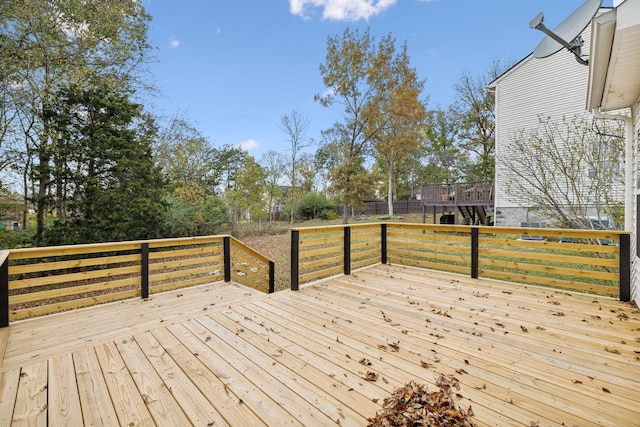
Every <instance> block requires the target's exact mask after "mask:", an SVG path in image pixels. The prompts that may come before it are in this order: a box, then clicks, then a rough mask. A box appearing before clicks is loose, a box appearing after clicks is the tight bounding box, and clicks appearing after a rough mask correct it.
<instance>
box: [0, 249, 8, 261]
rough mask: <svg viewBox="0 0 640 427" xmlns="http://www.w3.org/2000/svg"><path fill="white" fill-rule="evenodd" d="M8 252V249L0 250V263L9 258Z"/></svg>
mask: <svg viewBox="0 0 640 427" xmlns="http://www.w3.org/2000/svg"><path fill="white" fill-rule="evenodd" d="M9 254H10V252H9V251H8V250H0V265H2V264H4V262H5V261H6V260H7V258H9Z"/></svg>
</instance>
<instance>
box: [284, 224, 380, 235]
mask: <svg viewBox="0 0 640 427" xmlns="http://www.w3.org/2000/svg"><path fill="white" fill-rule="evenodd" d="M381 224H386V223H384V222H366V223H361V224H338V225H321V226H310V227H292V228H291V229H290V230H294V231H299V232H302V233H304V232H309V233H313V232H316V231H317V230H329V231H330V230H341V229H343V228H345V227H351V228H373V227H379V226H380V225H381Z"/></svg>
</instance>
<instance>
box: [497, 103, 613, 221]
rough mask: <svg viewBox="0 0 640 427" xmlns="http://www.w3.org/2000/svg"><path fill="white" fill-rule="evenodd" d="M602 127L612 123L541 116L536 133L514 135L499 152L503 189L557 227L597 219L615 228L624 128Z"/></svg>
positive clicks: (582, 118) (580, 117) (584, 118)
mask: <svg viewBox="0 0 640 427" xmlns="http://www.w3.org/2000/svg"><path fill="white" fill-rule="evenodd" d="M607 126H613V125H611V124H609V123H607V122H604V121H602V122H600V121H595V120H592V121H590V119H588V118H587V117H585V116H583V115H579V116H576V117H574V118H572V119H569V120H568V119H563V120H561V121H560V122H554V121H552V120H551V119H550V118H541V119H540V124H539V127H538V128H537V129H536V130H535V131H532V132H529V133H527V132H525V131H524V130H522V131H520V132H518V133H516V134H515V135H513V136H512V138H511V143H510V144H509V146H508V147H507V148H506V149H505V151H504V152H500V153H499V160H500V161H499V165H500V169H499V173H500V176H501V181H502V182H504V183H505V185H506V193H507V194H508V195H509V196H510V198H511V199H512V200H514V201H517V202H518V203H519V204H520V205H521V206H523V207H531V206H535V207H536V210H537V211H538V212H539V214H540V215H541V216H542V218H544V219H546V220H549V221H550V222H551V223H553V224H554V225H556V226H560V227H566V228H590V227H593V217H596V218H598V220H599V221H602V220H604V219H605V218H608V219H609V222H610V224H611V226H613V227H614V228H620V227H621V218H622V217H623V215H624V212H623V205H622V200H623V198H622V197H623V196H622V194H623V191H624V183H623V180H624V173H623V172H622V171H623V170H624V165H623V164H622V163H623V161H622V160H621V159H623V158H624V156H623V153H624V140H623V138H622V137H621V136H619V135H622V134H623V132H622V131H621V129H619V128H607ZM602 225H603V224H602V223H601V224H600V225H599V226H602Z"/></svg>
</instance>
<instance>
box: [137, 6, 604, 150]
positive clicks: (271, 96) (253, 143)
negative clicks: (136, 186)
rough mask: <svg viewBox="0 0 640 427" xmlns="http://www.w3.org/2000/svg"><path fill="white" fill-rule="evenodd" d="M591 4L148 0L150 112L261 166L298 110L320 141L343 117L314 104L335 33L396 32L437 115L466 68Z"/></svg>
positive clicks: (281, 146) (480, 68)
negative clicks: (534, 22) (539, 24)
mask: <svg viewBox="0 0 640 427" xmlns="http://www.w3.org/2000/svg"><path fill="white" fill-rule="evenodd" d="M583 2H584V1H583V0H563V1H558V0H539V1H538V0H181V1H169V0H143V2H142V3H143V4H144V6H145V7H146V9H147V11H148V12H149V13H150V14H151V16H152V18H153V19H152V21H151V24H150V28H149V37H150V42H151V44H152V45H154V46H155V47H156V51H155V57H156V62H155V63H153V64H152V65H151V69H150V71H151V73H152V74H153V76H154V79H155V84H156V86H157V87H158V89H159V90H160V93H161V95H160V96H156V97H154V98H153V99H152V102H153V109H154V110H155V111H156V112H158V113H162V114H164V115H166V116H174V115H176V114H177V115H181V116H183V117H185V118H187V119H188V120H189V121H190V122H191V123H193V124H194V125H195V126H196V127H197V128H198V129H199V130H200V131H201V132H202V133H203V134H204V135H205V136H206V137H208V138H209V140H210V141H211V142H212V144H213V145H214V146H220V145H222V144H232V145H240V144H242V146H243V147H245V148H246V149H248V151H249V153H250V154H252V155H253V156H255V157H256V158H257V159H258V160H259V159H260V156H261V155H262V154H263V153H264V152H266V151H268V150H276V151H280V152H283V153H285V152H286V150H287V149H288V145H287V143H286V135H285V134H284V133H283V132H282V130H281V129H280V127H279V124H280V119H281V118H282V116H284V115H285V114H290V113H291V112H292V111H293V110H296V111H298V112H299V113H301V114H302V115H303V116H305V117H306V118H307V119H309V121H310V122H311V126H310V130H309V133H308V136H309V137H311V138H314V139H315V140H316V141H319V140H320V138H321V135H320V131H321V130H322V129H327V128H329V127H330V126H331V125H332V124H333V123H334V122H336V121H340V120H341V118H342V111H341V109H340V107H339V106H338V105H335V106H333V107H329V108H325V107H322V106H321V105H320V104H319V103H317V102H314V100H313V97H314V95H315V94H318V93H323V92H324V91H325V90H326V89H327V88H326V87H324V85H323V84H322V78H321V76H320V72H319V70H318V68H319V65H320V64H321V63H322V62H324V56H325V51H326V44H327V37H328V36H341V35H342V33H343V32H344V30H345V28H347V27H349V28H350V29H352V30H355V29H359V30H360V32H362V31H364V30H366V29H367V28H369V29H370V30H371V33H372V35H373V36H375V37H376V40H379V39H380V37H382V36H384V35H386V34H388V33H391V34H392V35H393V36H394V37H395V39H396V42H397V44H398V46H399V45H400V44H402V43H404V42H405V41H406V42H407V46H408V52H409V55H410V59H411V64H412V66H413V67H415V68H416V69H417V71H418V74H419V77H420V78H423V79H426V84H425V91H424V94H423V95H424V96H425V97H427V96H428V97H429V102H428V108H431V109H433V108H437V107H438V106H441V107H446V106H448V105H449V104H450V103H451V102H452V101H453V97H454V89H453V85H454V84H455V83H456V81H458V79H459V77H460V75H461V74H462V73H463V72H465V71H466V72H469V73H471V74H474V75H480V74H483V72H484V71H485V70H486V69H487V67H488V66H489V64H490V63H491V61H492V60H493V59H500V60H502V61H510V60H520V59H522V58H523V57H525V56H526V55H528V54H529V53H531V52H532V51H533V49H534V48H535V46H536V45H537V43H538V42H539V41H540V40H542V38H543V36H544V35H543V34H542V33H541V32H539V31H535V30H531V29H530V28H529V22H530V21H531V19H533V18H534V17H535V16H536V15H537V14H538V13H539V12H544V14H545V24H547V26H549V27H551V28H553V27H555V26H556V25H557V24H559V23H560V22H561V21H562V20H563V19H564V18H566V17H567V16H568V15H569V14H571V12H572V11H574V10H575V9H576V8H578V7H579V6H580V5H581V4H583ZM603 6H611V0H608V1H607V0H605V1H604V2H603ZM559 54H568V53H566V52H564V53H559ZM313 150H314V149H313V148H312V147H311V148H309V149H308V151H313Z"/></svg>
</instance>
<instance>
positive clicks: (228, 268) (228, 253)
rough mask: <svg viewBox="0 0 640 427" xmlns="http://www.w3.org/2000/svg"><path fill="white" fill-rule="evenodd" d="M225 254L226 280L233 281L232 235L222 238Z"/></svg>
mask: <svg viewBox="0 0 640 427" xmlns="http://www.w3.org/2000/svg"><path fill="white" fill-rule="evenodd" d="M222 246H223V251H224V252H223V256H224V281H225V282H230V281H231V237H229V236H225V237H223V238H222Z"/></svg>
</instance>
